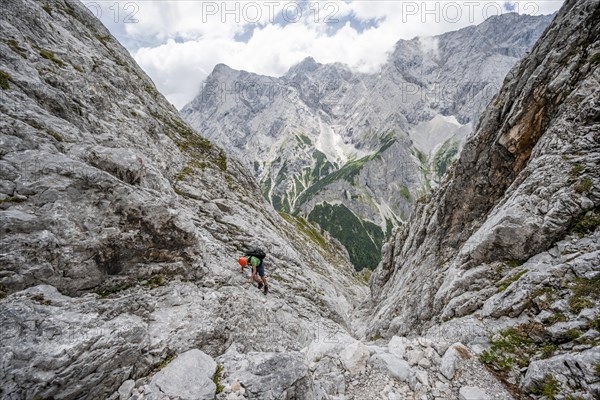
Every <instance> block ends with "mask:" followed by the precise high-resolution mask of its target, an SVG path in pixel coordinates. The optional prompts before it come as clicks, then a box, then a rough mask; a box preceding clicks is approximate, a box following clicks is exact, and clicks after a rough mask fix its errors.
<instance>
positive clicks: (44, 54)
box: [38, 49, 65, 68]
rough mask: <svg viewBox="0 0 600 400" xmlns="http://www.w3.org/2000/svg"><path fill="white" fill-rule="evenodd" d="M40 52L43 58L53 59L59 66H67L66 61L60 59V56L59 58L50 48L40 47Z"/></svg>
mask: <svg viewBox="0 0 600 400" xmlns="http://www.w3.org/2000/svg"><path fill="white" fill-rule="evenodd" d="M38 52H39V54H40V56H41V57H42V58H45V59H46V60H50V61H52V62H53V63H54V64H56V65H58V66H59V67H61V68H62V67H64V66H65V63H64V62H62V60H60V59H59V58H57V57H56V56H55V55H54V53H53V52H51V51H49V50H45V49H39V50H38Z"/></svg>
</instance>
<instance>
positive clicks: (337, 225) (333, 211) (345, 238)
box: [308, 203, 385, 271]
mask: <svg viewBox="0 0 600 400" xmlns="http://www.w3.org/2000/svg"><path fill="white" fill-rule="evenodd" d="M308 220H309V221H311V222H316V223H317V224H319V226H321V227H322V228H323V229H325V230H326V231H328V232H329V233H330V234H331V236H333V237H335V238H336V239H338V240H339V241H340V242H341V243H342V244H343V245H344V247H346V249H347V250H348V253H349V254H350V260H351V261H352V263H353V264H354V266H355V268H356V269H357V270H358V271H360V270H362V269H363V268H369V269H374V268H375V267H376V266H377V264H378V263H379V261H380V260H381V246H382V245H383V241H384V240H385V235H384V232H383V231H382V230H381V228H380V227H379V226H377V225H375V224H374V223H372V222H369V221H361V220H360V219H359V218H358V217H357V216H356V215H355V214H354V213H352V211H350V210H349V209H348V208H347V207H346V206H344V205H330V204H328V203H324V204H319V205H317V206H316V207H315V208H314V209H313V210H312V212H311V213H310V214H309V215H308Z"/></svg>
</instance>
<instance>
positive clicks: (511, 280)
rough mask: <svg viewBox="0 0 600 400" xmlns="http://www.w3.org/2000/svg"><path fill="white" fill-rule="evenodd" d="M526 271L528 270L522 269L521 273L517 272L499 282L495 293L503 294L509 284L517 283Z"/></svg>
mask: <svg viewBox="0 0 600 400" xmlns="http://www.w3.org/2000/svg"><path fill="white" fill-rule="evenodd" d="M527 271H528V270H526V269H524V270H523V271H521V272H518V273H516V274H515V275H513V276H511V277H508V278H506V279H504V280H503V281H500V283H499V285H498V290H497V291H496V293H501V292H504V291H505V290H506V289H507V288H508V287H509V286H510V285H511V284H513V283H514V282H516V281H518V280H519V278H521V277H522V276H523V275H524V274H525V273H526V272H527Z"/></svg>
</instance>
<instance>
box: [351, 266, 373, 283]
mask: <svg viewBox="0 0 600 400" xmlns="http://www.w3.org/2000/svg"><path fill="white" fill-rule="evenodd" d="M371 274H372V271H371V270H370V269H368V268H364V269H362V270H361V271H359V272H357V273H356V275H355V276H356V279H358V281H360V282H363V283H364V284H366V285H368V284H369V279H371Z"/></svg>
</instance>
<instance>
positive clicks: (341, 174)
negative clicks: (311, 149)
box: [296, 132, 396, 207]
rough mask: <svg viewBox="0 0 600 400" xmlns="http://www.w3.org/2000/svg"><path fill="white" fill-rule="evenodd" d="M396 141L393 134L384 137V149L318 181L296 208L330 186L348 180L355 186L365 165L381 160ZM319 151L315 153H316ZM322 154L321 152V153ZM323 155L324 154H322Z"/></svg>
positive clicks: (302, 197)
mask: <svg viewBox="0 0 600 400" xmlns="http://www.w3.org/2000/svg"><path fill="white" fill-rule="evenodd" d="M395 141H396V140H395V139H394V134H393V132H390V133H388V134H386V135H385V136H384V141H383V144H382V147H381V148H380V149H379V150H378V151H377V152H375V153H373V154H371V155H368V156H366V157H363V158H360V159H358V160H351V161H348V162H347V163H346V164H344V166H343V167H342V168H340V169H338V170H337V171H335V172H332V173H330V174H328V175H326V176H325V177H324V178H322V179H320V180H318V181H317V182H316V183H315V184H314V185H312V186H310V187H309V188H308V189H306V191H305V192H304V193H302V195H301V196H300V197H299V198H298V200H297V201H296V207H298V206H300V205H302V204H304V203H306V202H307V201H309V200H310V199H312V198H313V197H314V196H315V195H316V194H317V193H319V192H320V191H321V190H323V189H324V188H325V187H327V186H328V185H330V184H332V183H334V182H336V181H340V180H346V181H348V182H350V183H352V184H354V179H355V178H356V176H357V175H358V174H359V173H360V171H361V170H362V169H363V167H364V166H365V164H366V163H367V162H369V161H372V160H375V159H377V158H381V154H382V153H383V152H384V151H386V150H387V149H388V148H389V147H390V146H392V145H393V144H394V142H395ZM316 152H317V151H315V153H316ZM319 153H320V152H319ZM321 154H322V153H321Z"/></svg>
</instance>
